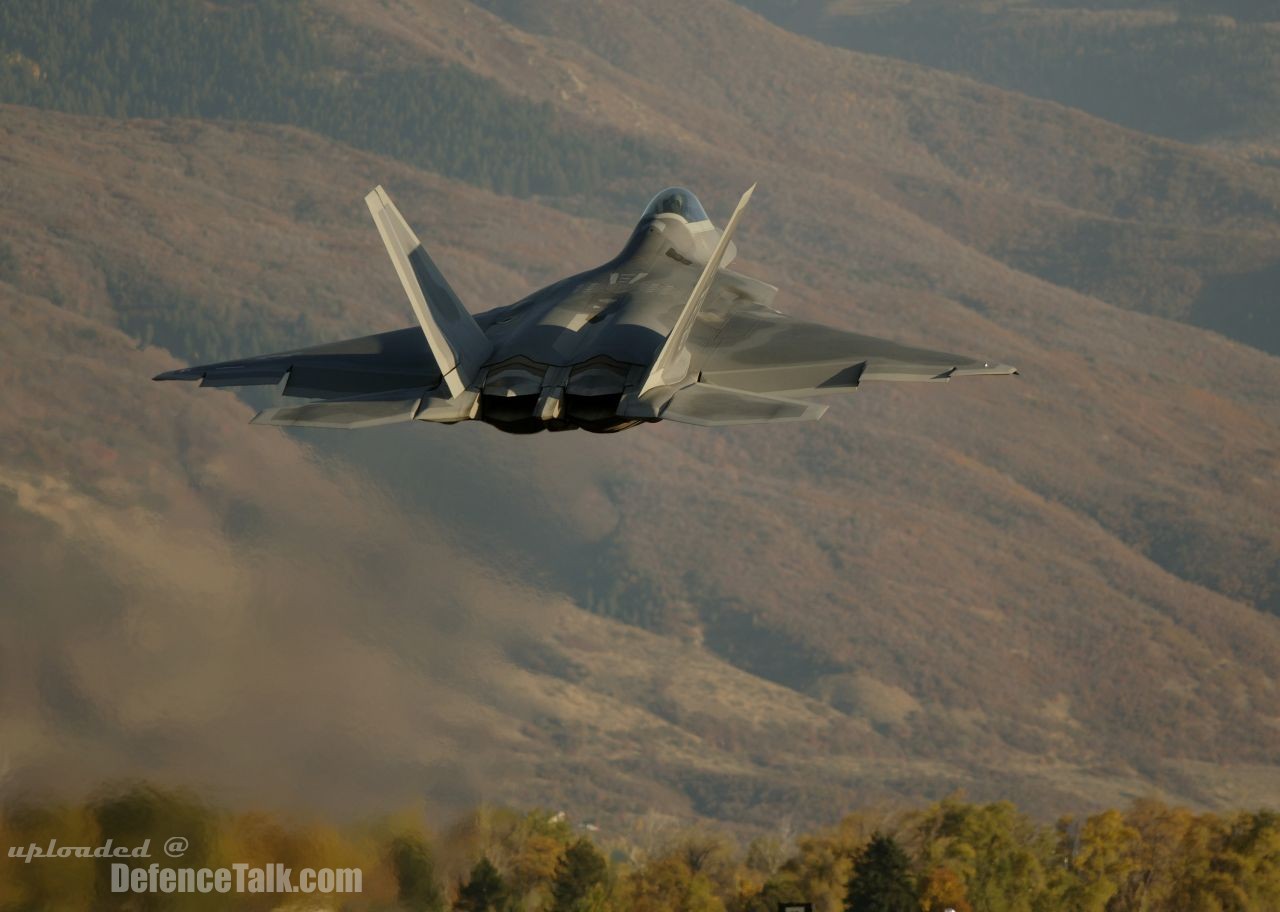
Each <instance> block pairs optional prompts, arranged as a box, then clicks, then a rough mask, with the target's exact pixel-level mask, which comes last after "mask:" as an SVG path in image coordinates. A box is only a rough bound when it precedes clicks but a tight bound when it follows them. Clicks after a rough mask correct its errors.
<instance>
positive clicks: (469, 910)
mask: <svg viewBox="0 0 1280 912" xmlns="http://www.w3.org/2000/svg"><path fill="white" fill-rule="evenodd" d="M506 903H507V885H506V884H505V883H504V882H503V880H502V875H501V874H499V873H498V869H497V868H495V867H494V866H493V862H491V861H490V860H489V858H488V856H487V855H486V856H481V858H480V860H479V861H477V862H476V864H475V867H473V868H472V869H471V876H470V877H468V878H467V882H466V883H464V884H462V885H461V886H459V887H458V901H457V902H455V903H454V904H453V907H454V908H455V909H458V910H460V912H501V910H502V909H503V908H505V906H506Z"/></svg>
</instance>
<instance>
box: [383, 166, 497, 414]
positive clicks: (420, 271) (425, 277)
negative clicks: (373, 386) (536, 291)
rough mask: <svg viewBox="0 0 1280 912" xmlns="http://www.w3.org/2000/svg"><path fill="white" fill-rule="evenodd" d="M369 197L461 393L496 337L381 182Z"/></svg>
mask: <svg viewBox="0 0 1280 912" xmlns="http://www.w3.org/2000/svg"><path fill="white" fill-rule="evenodd" d="M364 201H365V203H366V204H367V205H368V207H369V212H370V214H371V215H372V216H373V221H374V224H376V225H377V226H378V234H380V235H381V236H382V243H383V244H385V245H386V247H387V253H388V254H389V255H390V257H391V263H392V265H394V266H395V268H396V274H397V275H398V276H400V284H401V285H403V286H404V293H405V295H407V296H408V298H409V303H410V305H412V307H413V312H414V314H415V315H416V316H417V317H418V323H419V325H421V326H422V334H423V335H424V336H426V338H427V345H428V346H430V348H431V354H432V355H433V356H434V357H435V359H436V364H437V366H438V367H439V368H440V374H441V377H442V382H443V383H444V385H445V387H446V388H447V389H448V391H449V397H450V398H451V399H457V398H459V397H460V396H461V395H462V394H463V393H464V392H466V390H467V387H468V386H470V385H471V382H472V381H473V380H474V379H475V377H476V374H477V373H478V372H479V370H480V367H481V366H482V365H483V364H484V362H485V359H486V358H488V357H489V352H490V351H491V350H492V347H493V346H492V343H490V342H489V340H488V338H486V337H485V334H484V331H483V330H481V329H480V326H479V325H478V324H477V323H476V321H475V318H474V317H472V316H471V314H470V313H469V312H468V311H467V309H466V308H465V307H464V306H463V305H462V302H461V301H460V300H458V296H457V295H456V294H455V293H454V291H453V289H452V288H450V287H449V283H448V282H447V281H446V280H445V277H444V276H443V275H442V274H441V273H440V270H439V268H438V267H437V266H436V264H435V263H433V262H432V260H431V257H430V256H428V255H427V251H426V250H425V249H424V248H423V246H422V243H421V242H420V241H419V240H418V236H417V235H416V234H414V233H413V229H412V228H410V227H409V225H408V223H406V222H405V220H404V218H403V216H401V215H400V211H399V210H398V209H396V207H395V204H394V203H392V202H391V199H390V198H389V197H388V196H387V193H386V191H385V190H383V189H382V187H380V186H379V187H375V188H374V189H373V190H372V191H370V193H369V195H368V196H366V197H365V198H364Z"/></svg>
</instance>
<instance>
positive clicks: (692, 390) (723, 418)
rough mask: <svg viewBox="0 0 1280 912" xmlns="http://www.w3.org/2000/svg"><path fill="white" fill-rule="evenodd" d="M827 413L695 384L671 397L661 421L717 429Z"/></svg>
mask: <svg viewBox="0 0 1280 912" xmlns="http://www.w3.org/2000/svg"><path fill="white" fill-rule="evenodd" d="M826 411H827V407H826V406H825V405H819V404H817V403H814V402H801V401H799V400H797V399H783V398H781V397H778V396H761V395H759V394H758V393H747V392H743V391H742V390H733V389H725V388H724V387H719V386H711V385H710V384H708V383H695V384H693V386H686V387H685V388H684V389H682V390H680V391H679V392H677V393H676V394H675V395H674V396H672V397H671V401H670V402H669V403H667V406H666V408H664V409H663V410H662V415H661V417H662V418H663V419H665V420H670V421H679V422H682V423H683V424H697V425H701V426H703V427H720V426H722V425H730V424H763V423H765V422H771V421H817V420H818V419H819V418H821V417H822V416H823V414H824V413H825V412H826Z"/></svg>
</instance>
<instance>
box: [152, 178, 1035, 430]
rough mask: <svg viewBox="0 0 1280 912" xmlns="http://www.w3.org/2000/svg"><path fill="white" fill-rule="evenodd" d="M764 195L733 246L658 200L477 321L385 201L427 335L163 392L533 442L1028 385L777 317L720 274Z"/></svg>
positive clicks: (282, 359) (281, 358)
mask: <svg viewBox="0 0 1280 912" xmlns="http://www.w3.org/2000/svg"><path fill="white" fill-rule="evenodd" d="M754 189H755V188H754V187H752V188H751V190H748V191H747V192H746V193H744V194H743V195H742V199H741V200H740V201H739V202H738V207H737V208H736V209H735V210H734V212H733V215H732V216H730V217H729V222H728V224H727V225H726V226H725V228H724V230H723V231H720V230H719V229H717V228H716V227H715V226H714V225H713V224H712V223H711V220H710V219H709V218H708V217H707V213H706V211H705V210H704V209H703V208H702V205H701V204H700V203H699V202H698V200H697V198H696V197H695V196H694V195H693V194H692V193H690V192H689V191H688V190H685V189H683V188H681V187H673V188H670V189H667V190H663V191H662V192H661V193H659V194H658V195H657V196H655V197H654V198H653V200H652V202H650V203H649V205H648V207H646V209H645V210H644V215H642V216H641V218H640V221H639V223H638V224H637V225H636V227H635V230H634V231H633V232H632V233H631V238H630V240H628V241H627V244H626V246H625V247H623V249H622V252H621V253H619V254H618V255H617V256H615V257H614V258H613V259H612V260H610V261H609V262H607V263H605V264H604V265H602V266H598V267H596V268H595V269H591V270H588V271H587V272H583V273H579V274H578V275H575V276H570V277H569V278H567V279H561V280H560V281H558V282H556V283H555V284H553V285H549V286H547V287H546V288H543V289H542V290H540V291H536V292H534V293H533V294H531V295H529V296H528V297H527V298H524V299H523V300H521V301H517V302H516V303H514V304H510V305H507V306H506V307H499V308H497V309H495V310H490V311H488V312H486V313H482V314H478V315H474V316H473V315H472V314H471V313H469V312H468V311H467V309H466V308H465V307H463V305H462V302H461V301H460V300H458V296H457V295H456V294H454V291H453V289H452V288H450V287H449V283H448V282H447V281H445V278H444V276H443V275H441V273H440V270H439V269H438V268H437V267H436V264H435V263H434V262H432V260H431V257H429V256H428V255H427V252H426V250H424V249H423V247H422V245H421V244H420V243H419V242H418V238H417V236H416V235H415V234H414V233H413V231H412V229H410V228H409V226H408V224H406V223H405V220H404V219H403V218H402V217H401V216H400V213H399V211H397V210H396V207H395V206H394V205H392V203H391V200H390V199H388V197H387V194H386V193H385V192H384V191H383V189H382V188H381V187H377V188H376V189H374V190H373V191H372V192H371V193H370V194H369V195H368V196H367V197H365V202H366V203H367V204H368V206H369V211H370V212H371V213H372V214H373V220H374V222H375V223H376V224H377V226H378V231H379V233H380V234H381V235H382V240H383V243H385V244H386V247H387V252H388V253H389V254H390V255H391V262H392V263H393V264H394V265H395V268H396V272H397V273H398V274H399V276H400V282H401V284H402V285H403V286H404V290H405V294H407V295H408V297H409V303H410V304H411V305H412V306H413V311H414V314H415V315H416V316H417V318H418V325H417V326H411V327H409V328H407V329H399V330H394V331H392V332H384V333H378V334H376V335H372V336H362V337H360V338H358V339H349V340H347V341H345V342H332V343H329V344H328V345H317V346H315V347H313V348H301V349H297V350H296V351H288V352H282V353H280V354H274V355H261V356H259V357H256V358H246V359H244V360H242V361H224V362H221V363H218V364H205V365H201V366H199V367H188V368H183V369H182V370H174V371H166V372H165V373H163V374H160V375H159V376H157V377H156V378H155V379H157V380H200V381H202V383H201V385H203V386H262V385H272V384H276V385H278V387H279V391H280V393H281V395H283V396H291V397H301V398H305V399H310V400H312V401H310V402H306V403H301V404H295V405H286V406H281V407H277V408H270V409H267V410H265V411H263V412H260V413H259V414H258V415H257V417H255V418H254V419H253V420H254V422H255V423H258V424H274V425H286V426H295V427H296V426H305V427H330V428H356V427H369V426H373V425H380V424H389V423H393V422H397V421H414V420H417V421H432V422H437V423H443V424H452V423H454V422H458V421H467V420H478V421H484V422H487V423H489V424H491V425H493V426H494V427H496V428H499V429H501V430H504V431H509V432H511V433H517V434H524V433H532V432H534V431H541V430H552V431H563V430H570V429H573V428H582V429H583V430H587V431H594V432H597V433H606V432H610V431H620V430H623V429H625V428H629V427H633V426H634V425H637V424H640V423H641V422H646V421H659V420H663V419H666V420H669V421H680V422H683V423H686V424H697V425H705V426H716V425H729V424H756V423H761V422H769V421H806V420H814V419H817V418H820V417H822V414H823V413H824V412H825V411H826V406H825V405H820V404H817V403H814V402H810V401H808V399H809V397H811V396H816V395H819V394H824V393H834V392H840V391H843V390H852V389H856V388H857V387H858V385H859V384H861V383H863V382H865V381H867V380H934V381H943V380H950V379H951V378H952V377H965V376H970V375H974V374H1015V373H1017V371H1016V370H1014V368H1012V367H1009V366H1008V365H1005V364H996V363H994V362H990V361H980V360H976V359H974V358H966V357H963V356H961V355H951V354H947V353H946V352H937V351H926V350H924V349H920V348H907V347H906V346H902V345H898V344H896V343H894V342H887V341H885V340H883V339H875V338H872V337H870V336H862V335H858V334H856V333H851V332H844V331H843V330H839V329H831V328H829V327H826V326H821V325H819V324H817V323H807V322H805V321H803V320H797V319H794V318H792V317H789V316H786V315H785V314H782V313H779V312H778V311H777V310H775V309H774V308H773V306H772V302H773V297H774V294H775V293H776V292H777V290H778V289H776V288H774V287H773V286H772V285H768V284H766V283H764V282H761V281H759V280H758V279H753V278H750V277H749V276H745V275H742V274H741V273H737V272H733V271H732V270H729V269H727V268H725V267H726V266H727V265H728V264H729V262H730V261H731V260H732V259H733V257H734V254H735V253H736V248H735V247H734V244H733V241H732V240H731V238H732V236H733V231H734V228H735V227H736V226H737V224H738V220H739V218H740V217H741V216H742V211H743V209H744V208H745V206H746V204H747V201H748V200H749V199H750V198H751V192H752V190H754Z"/></svg>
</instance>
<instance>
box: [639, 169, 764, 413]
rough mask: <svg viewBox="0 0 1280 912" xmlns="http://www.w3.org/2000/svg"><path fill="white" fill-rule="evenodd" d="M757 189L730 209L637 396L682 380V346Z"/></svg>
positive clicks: (685, 364) (685, 357)
mask: <svg viewBox="0 0 1280 912" xmlns="http://www.w3.org/2000/svg"><path fill="white" fill-rule="evenodd" d="M755 189H756V185H755V184H752V185H751V186H750V187H748V188H747V192H746V193H744V194H742V199H740V200H738V206H737V208H736V209H734V210H733V215H731V216H729V224H727V225H725V227H724V233H723V234H721V235H720V243H718V244H716V249H715V252H713V253H712V254H711V259H709V260H707V265H706V266H705V267H703V270H702V275H701V276H699V277H698V284H696V285H694V286H693V292H692V293H691V294H690V295H689V300H688V301H686V302H685V305H684V310H682V311H681V312H680V316H679V317H677V318H676V322H675V325H674V326H672V327H671V332H669V333H667V339H666V341H665V342H663V343H662V348H661V349H659V350H658V356H657V357H656V358H654V359H653V365H652V366H651V367H650V368H649V373H648V375H646V376H645V378H644V383H643V384H641V386H640V393H639V395H641V396H643V395H644V394H645V393H647V392H649V391H650V390H652V389H656V388H657V387H660V386H670V385H672V384H675V383H679V382H680V381H681V380H683V379H684V378H685V375H686V374H687V373H688V370H689V351H688V349H687V348H686V347H685V343H686V342H687V341H688V340H689V331H690V330H692V329H693V323H694V320H696V319H697V318H698V311H700V310H701V309H702V304H703V302H704V301H706V299H707V293H708V292H709V291H710V290H711V286H712V284H713V283H714V282H715V280H716V273H717V272H718V271H719V269H720V261H721V260H723V259H724V255H725V251H726V250H728V249H729V241H730V239H731V238H732V237H733V230H734V228H736V227H737V226H738V219H739V218H741V217H742V211H743V210H744V209H746V208H747V203H748V201H750V199H751V194H752V192H754V191H755Z"/></svg>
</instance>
